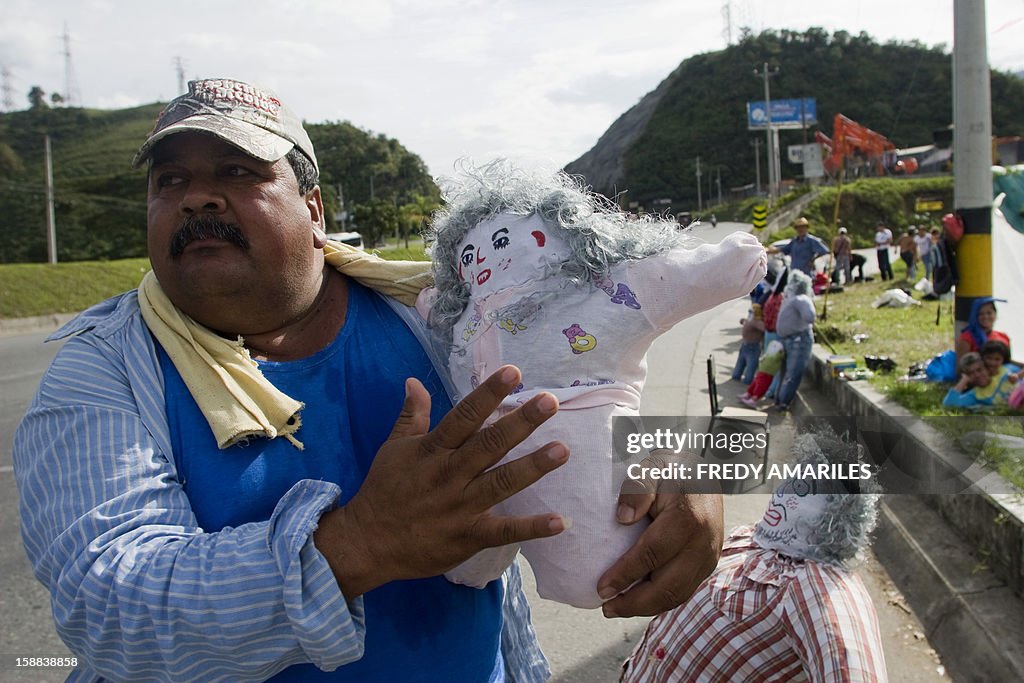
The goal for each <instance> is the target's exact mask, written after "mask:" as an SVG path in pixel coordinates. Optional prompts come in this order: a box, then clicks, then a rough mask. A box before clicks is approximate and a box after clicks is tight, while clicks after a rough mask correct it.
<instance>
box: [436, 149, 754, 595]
mask: <svg viewBox="0 0 1024 683" xmlns="http://www.w3.org/2000/svg"><path fill="white" fill-rule="evenodd" d="M492 170H493V167H492ZM505 170H507V169H505ZM555 180H556V181H557V184H561V185H565V186H566V187H570V188H574V187H575V185H574V184H573V182H572V181H571V180H568V179H566V178H564V177H562V176H559V177H557V178H556V179H555ZM564 190H565V188H564V187H562V190H561V191H564ZM576 191H577V194H579V195H580V197H583V199H584V200H586V202H588V203H592V202H593V200H592V199H591V197H590V196H589V195H587V194H586V193H581V192H580V191H579V190H576ZM495 204H496V205H497V206H496V210H495V211H493V212H491V213H488V214H486V215H482V216H481V217H480V220H478V221H476V222H474V223H472V224H471V227H469V229H468V230H465V231H464V234H460V235H459V238H458V241H457V242H454V241H453V243H452V244H450V245H448V249H447V250H446V253H448V254H449V262H445V263H438V262H437V260H436V259H437V258H438V253H439V252H440V250H439V249H438V250H435V254H434V258H435V264H434V268H435V279H437V280H438V281H439V282H440V281H442V280H443V278H439V277H438V276H437V274H436V273H437V272H438V271H439V270H441V269H451V270H449V273H450V274H452V275H454V277H453V278H449V280H448V281H449V282H455V283H456V284H454V285H452V286H456V287H458V286H463V287H466V288H468V292H469V296H468V301H467V302H466V305H465V308H464V310H462V312H461V313H460V314H459V315H458V316H457V318H455V319H454V321H453V322H450V323H449V325H450V333H451V343H450V356H449V367H450V371H451V375H452V381H453V383H454V385H455V387H456V389H457V393H458V394H459V396H464V395H466V394H467V393H468V392H469V391H471V390H472V389H473V388H474V387H475V386H476V385H477V384H478V383H479V382H480V381H482V380H483V379H485V378H486V377H488V376H489V375H490V374H491V373H493V372H494V371H495V370H497V368H499V367H501V366H502V365H505V364H509V363H511V364H514V365H516V366H518V367H519V368H520V369H521V371H522V385H521V386H520V387H519V388H518V389H517V390H516V392H515V393H513V394H512V395H511V396H509V397H508V398H507V399H506V400H505V402H504V403H503V404H502V406H501V407H500V408H499V411H498V412H497V413H496V414H495V415H494V416H493V417H492V419H498V418H499V417H500V416H501V415H502V414H505V413H507V412H508V411H510V410H512V409H514V408H515V407H516V406H517V405H519V404H521V403H523V402H525V401H527V400H529V398H530V397H532V396H533V395H535V394H536V393H537V392H540V391H548V392H551V393H553V394H555V396H557V397H558V400H559V402H560V409H559V413H558V414H557V415H556V416H555V417H554V418H552V419H551V420H549V421H548V422H547V423H545V424H544V425H542V426H541V427H540V428H539V429H538V430H537V431H535V432H534V434H533V435H532V436H531V437H530V438H529V439H527V440H526V441H525V442H524V443H523V444H521V445H520V446H519V447H517V448H516V449H515V450H513V451H512V452H511V453H510V454H509V455H508V456H507V458H506V460H508V459H515V458H518V457H521V456H523V455H525V454H527V453H530V452H532V451H533V450H535V449H537V448H539V447H541V446H543V445H545V444H547V443H549V442H551V441H556V440H557V441H561V442H563V443H564V444H566V446H568V448H569V451H570V457H569V461H568V462H567V463H566V464H565V465H564V466H562V467H561V468H559V469H558V470H556V471H554V472H553V473H551V474H549V475H548V476H546V477H544V478H543V479H542V480H541V481H539V482H537V483H536V484H534V485H533V486H531V487H529V488H528V489H526V490H524V491H522V492H520V493H519V494H517V495H515V496H513V497H512V498H510V499H509V500H507V501H505V502H504V503H502V504H501V505H499V506H498V507H497V508H496V509H495V513H496V514H507V515H528V514H538V513H542V512H545V511H549V510H550V511H556V512H559V513H561V514H562V515H563V516H565V517H568V518H569V519H570V520H571V523H572V526H571V528H569V529H568V530H566V531H565V532H563V533H562V534H559V535H558V536H556V537H553V538H546V539H539V540H534V541H529V542H526V543H524V544H523V545H522V552H523V554H524V555H525V556H526V558H527V559H528V560H529V562H530V565H531V568H532V569H533V572H534V574H535V576H536V578H537V589H538V592H539V593H540V595H541V596H542V597H545V598H548V599H552V600H557V601H559V602H563V603H567V604H570V605H575V606H577V607H584V608H595V607H598V606H600V604H601V603H602V600H601V598H600V597H598V595H597V591H596V587H597V582H598V579H599V578H600V576H601V575H602V574H603V573H604V572H605V571H606V570H607V569H608V568H609V567H610V566H611V564H612V563H613V562H614V561H615V560H617V559H618V558H619V557H621V556H622V555H623V554H624V553H625V552H626V550H627V549H628V548H629V547H631V546H632V545H633V544H634V543H635V542H636V540H637V538H638V537H639V535H640V534H641V533H642V532H643V530H644V528H645V525H644V524H642V523H641V524H636V525H632V526H625V525H622V524H619V523H618V522H617V521H616V519H615V510H616V501H617V496H618V491H619V486H620V484H621V482H619V481H613V474H612V419H613V418H614V417H616V416H620V415H621V416H638V415H639V407H640V396H641V392H642V390H643V386H644V380H645V377H646V374H647V365H646V361H645V354H646V353H647V349H648V348H649V347H650V345H651V343H652V342H653V341H654V340H655V339H656V338H657V337H658V336H659V335H660V334H662V333H664V332H665V331H666V330H668V329H669V328H671V327H672V326H673V325H674V324H676V323H677V322H679V321H680V320H683V319H685V318H687V317H689V316H692V315H694V314H696V313H699V312H701V311H704V310H707V309H710V308H712V307H714V306H716V305H718V304H720V303H722V302H724V301H727V300H729V299H732V298H736V297H740V296H743V295H745V294H747V293H749V292H750V290H751V289H753V287H754V286H755V285H756V284H757V283H758V282H759V281H760V280H761V278H762V277H764V274H765V269H766V258H765V253H764V249H763V248H762V247H761V245H760V243H759V242H758V241H757V239H756V238H754V237H753V236H751V235H749V234H745V233H735V234H733V235H729V236H727V237H726V238H724V239H723V240H722V242H721V243H719V244H699V245H698V244H695V243H693V242H692V241H687V242H686V243H683V241H682V239H681V238H680V239H678V240H676V242H677V244H676V245H675V246H671V247H670V248H665V249H664V250H662V251H660V252H659V253H653V254H650V255H648V256H646V257H644V258H637V259H628V260H621V261H618V262H613V263H610V264H609V265H608V266H607V267H606V268H605V269H604V271H603V272H598V273H596V274H593V275H592V276H591V277H589V278H587V279H581V278H577V277H568V276H566V274H565V272H564V264H565V263H566V262H567V261H571V260H572V258H573V252H574V249H575V250H576V251H577V252H578V251H579V250H580V247H579V243H578V242H577V243H576V244H575V245H573V244H570V242H571V238H570V236H569V235H570V231H569V229H567V228H564V227H562V226H561V225H560V224H559V223H558V222H556V221H555V220H553V219H549V218H546V217H544V216H542V215H541V214H540V213H538V212H535V211H531V210H530V207H529V206H521V205H520V206H517V207H514V208H513V207H509V206H505V205H502V202H501V201H497V202H495ZM591 208H592V207H591ZM457 210H458V207H456V208H454V209H449V211H457ZM520 212H521V213H520ZM447 215H449V216H450V215H451V214H447ZM620 217H621V216H620ZM445 218H446V215H444V214H443V215H442V216H441V217H440V219H439V220H437V221H435V226H434V230H435V233H434V239H435V240H438V241H443V240H444V239H445V231H446V229H447V228H448V227H449V221H446V220H445ZM584 222H585V221H584ZM460 232H463V231H460ZM450 261H455V262H454V263H453V262H450ZM438 295H439V292H438V291H437V290H425V291H424V293H423V294H421V297H420V300H419V302H418V304H417V307H418V308H419V310H420V312H421V313H422V314H424V316H425V317H427V318H428V320H431V321H432V322H433V323H437V318H438V316H437V315H436V310H435V308H436V305H437V300H438ZM518 551H519V547H517V546H506V547H503V548H493V549H489V550H487V551H484V552H482V553H479V554H478V555H476V556H475V557H473V558H471V559H470V560H469V561H468V562H467V563H465V564H463V565H461V566H460V567H457V568H456V569H454V570H453V571H451V572H448V573H447V574H446V576H447V577H448V578H449V580H452V581H454V582H457V583H464V584H468V585H472V586H483V585H485V584H486V583H488V582H489V581H491V580H494V579H495V578H497V577H499V576H500V575H501V573H502V571H503V570H504V569H505V567H507V566H508V564H509V563H510V562H511V561H512V559H513V558H514V557H515V554H516V553H517V552H518Z"/></svg>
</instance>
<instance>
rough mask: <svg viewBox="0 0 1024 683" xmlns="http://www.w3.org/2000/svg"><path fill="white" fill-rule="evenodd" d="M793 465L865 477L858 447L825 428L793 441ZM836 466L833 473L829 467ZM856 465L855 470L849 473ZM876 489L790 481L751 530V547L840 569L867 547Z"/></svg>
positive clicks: (857, 483) (864, 484)
mask: <svg viewBox="0 0 1024 683" xmlns="http://www.w3.org/2000/svg"><path fill="white" fill-rule="evenodd" d="M793 450H794V453H795V456H796V458H795V463H796V464H797V465H800V466H802V467H801V470H806V469H807V468H805V467H803V466H806V465H810V466H812V468H813V470H814V471H815V472H817V471H818V468H819V466H821V465H824V466H825V467H826V469H827V470H828V471H836V470H840V471H847V472H848V471H850V469H853V470H854V471H857V472H860V473H862V474H863V473H864V472H867V471H869V470H868V469H867V466H866V465H865V463H864V460H863V458H862V447H861V445H860V444H858V443H856V442H853V441H850V440H848V439H845V438H842V437H840V436H837V435H836V434H835V432H834V431H833V430H832V429H831V428H830V427H821V428H817V429H816V430H814V431H811V432H808V433H804V434H801V435H800V436H799V437H797V439H796V441H795V443H794V446H793ZM835 465H838V466H839V468H834V467H832V466H835ZM851 465H856V466H857V467H856V468H850V466H851ZM880 493H881V487H880V486H879V485H878V483H877V482H876V481H875V480H874V478H873V475H872V477H869V478H858V477H851V478H847V479H828V478H822V477H794V478H792V479H788V480H786V481H785V482H783V483H782V484H780V485H779V486H778V487H777V488H776V490H775V493H774V494H773V495H772V499H771V501H769V504H768V508H767V509H766V510H765V514H764V517H763V518H762V519H761V521H759V522H758V523H757V526H756V527H755V530H754V539H753V540H754V543H756V544H757V545H759V546H761V547H762V548H770V549H773V550H776V551H778V552H779V553H781V554H783V555H787V556H789V557H795V558H801V559H807V560H813V561H815V562H823V563H826V564H831V565H836V566H846V565H847V564H848V563H850V562H851V561H852V560H854V559H856V558H857V557H858V556H859V555H860V554H861V552H862V551H863V550H864V549H865V548H866V547H867V545H868V543H869V536H870V534H871V531H872V530H873V529H874V527H875V524H876V522H877V520H878V501H879V498H880Z"/></svg>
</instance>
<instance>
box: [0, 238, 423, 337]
mask: <svg viewBox="0 0 1024 683" xmlns="http://www.w3.org/2000/svg"><path fill="white" fill-rule="evenodd" d="M377 253H379V254H380V256H381V257H382V258H385V259H388V260H390V261H398V260H405V261H427V260H429V257H428V256H427V255H426V254H425V253H424V252H423V245H422V243H421V242H419V243H418V242H417V241H412V240H410V242H409V248H408V249H405V248H404V247H401V248H400V247H393V248H389V249H381V250H378V252H377ZM148 270H149V259H144V258H137V259H124V260H120V261H77V262H74V263H57V264H48V263H14V264H0V318H28V317H32V316H37V315H49V314H52V313H74V312H76V311H81V310H84V309H86V308H88V307H89V306H92V305H93V304H97V303H99V302H100V301H103V300H104V299H107V298H109V297H112V296H114V295H115V294H120V293H121V292H126V291H128V290H130V289H134V288H135V287H138V285H139V282H141V281H142V276H143V275H145V274H146V271H148Z"/></svg>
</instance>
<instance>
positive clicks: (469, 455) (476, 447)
mask: <svg viewBox="0 0 1024 683" xmlns="http://www.w3.org/2000/svg"><path fill="white" fill-rule="evenodd" d="M557 412H558V399H557V398H555V396H554V394H549V393H547V392H544V393H541V394H538V395H536V396H534V397H533V398H531V399H530V400H529V401H527V402H526V403H525V404H523V405H521V406H519V407H518V408H516V409H515V410H513V411H512V412H510V413H509V414H508V415H505V416H504V417H502V418H501V419H500V420H498V421H497V422H495V423H494V424H492V425H488V426H487V427H485V428H484V429H481V430H480V431H479V432H477V433H476V434H474V435H473V436H472V437H470V438H469V439H467V440H466V442H465V444H464V445H463V448H462V451H461V452H460V453H459V454H458V456H457V457H458V458H459V464H460V465H462V466H465V467H468V468H470V469H471V470H472V471H473V473H474V474H475V473H477V472H482V471H484V470H486V469H488V468H490V467H493V466H494V465H495V464H496V463H497V462H498V461H499V460H501V459H502V458H503V457H505V455H506V454H507V453H508V452H509V451H511V450H512V449H513V448H515V447H516V446H518V445H519V444H521V443H522V442H523V441H524V440H525V439H526V438H527V437H528V436H530V434H532V433H533V431H534V430H535V429H537V427H539V426H540V425H542V424H544V422H546V421H547V420H548V419H549V418H550V417H551V416H552V415H554V414H555V413H557Z"/></svg>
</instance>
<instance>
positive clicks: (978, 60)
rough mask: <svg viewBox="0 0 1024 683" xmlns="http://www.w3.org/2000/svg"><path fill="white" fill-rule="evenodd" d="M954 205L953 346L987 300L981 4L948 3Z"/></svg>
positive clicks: (986, 122) (987, 160)
mask: <svg viewBox="0 0 1024 683" xmlns="http://www.w3.org/2000/svg"><path fill="white" fill-rule="evenodd" d="M953 164H954V166H953V205H954V207H955V209H956V212H957V213H958V214H959V215H960V217H961V218H962V219H963V221H964V236H963V239H962V240H960V243H959V244H957V247H956V260H957V267H958V270H959V275H960V281H959V283H958V284H957V287H956V306H955V316H956V327H955V331H954V334H955V336H954V342H955V340H956V336H959V334H960V332H961V331H962V330H963V328H964V327H966V326H967V321H968V318H969V317H970V312H971V306H972V305H973V303H974V301H975V300H976V299H978V298H980V297H985V296H992V98H991V91H990V83H989V69H988V45H987V41H986V35H985V1H984V0H954V1H953Z"/></svg>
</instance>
